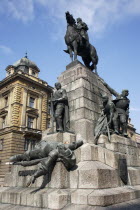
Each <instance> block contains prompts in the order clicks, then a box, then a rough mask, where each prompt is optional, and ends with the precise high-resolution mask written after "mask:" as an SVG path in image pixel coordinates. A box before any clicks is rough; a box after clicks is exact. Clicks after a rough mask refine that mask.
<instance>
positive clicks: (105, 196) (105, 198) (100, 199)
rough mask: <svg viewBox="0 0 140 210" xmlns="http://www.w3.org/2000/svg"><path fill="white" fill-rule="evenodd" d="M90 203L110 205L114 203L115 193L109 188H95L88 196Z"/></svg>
mask: <svg viewBox="0 0 140 210" xmlns="http://www.w3.org/2000/svg"><path fill="white" fill-rule="evenodd" d="M88 204H89V205H92V206H109V205H112V204H114V195H113V193H112V192H111V191H109V190H94V191H93V192H92V193H91V194H90V195H89V196H88Z"/></svg>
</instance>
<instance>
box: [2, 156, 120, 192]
mask: <svg viewBox="0 0 140 210" xmlns="http://www.w3.org/2000/svg"><path fill="white" fill-rule="evenodd" d="M35 169H37V166H32V167H26V168H25V167H22V166H13V168H12V173H9V174H7V175H6V176H5V183H6V185H5V186H10V187H26V185H27V182H28V181H29V179H30V176H19V175H18V174H19V171H20V172H21V171H24V172H26V171H28V170H29V171H31V170H35ZM47 180H48V178H47V177H46V183H47V184H46V187H47V188H48V187H49V188H55V189H64V188H65V189H67V188H79V189H82V188H89V189H90V188H93V189H97V188H99V189H101V188H110V187H118V186H120V185H121V180H120V178H119V175H118V171H117V170H116V169H114V168H111V167H110V166H107V165H105V164H103V163H101V162H99V161H91V160H88V161H82V162H79V163H78V164H77V166H76V167H75V168H74V169H73V170H71V171H70V172H68V171H67V170H66V168H65V167H64V165H63V164H62V163H57V164H56V165H55V168H54V170H53V172H52V176H51V181H50V182H48V181H47ZM42 182H43V177H39V178H38V179H37V180H36V182H35V184H33V185H32V187H40V186H41V184H42Z"/></svg>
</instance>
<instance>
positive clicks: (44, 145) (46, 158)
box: [10, 140, 83, 187]
mask: <svg viewBox="0 0 140 210" xmlns="http://www.w3.org/2000/svg"><path fill="white" fill-rule="evenodd" d="M82 144H83V141H82V140H79V141H76V142H72V143H70V144H63V143H60V142H55V141H51V142H50V141H49V142H47V141H41V142H40V143H39V144H38V145H36V147H35V149H34V150H31V151H27V152H25V153H24V154H19V155H14V156H12V157H11V158H10V162H12V164H14V165H21V166H24V167H26V166H33V165H38V166H39V167H38V169H37V170H36V172H35V173H34V174H33V175H32V176H31V179H30V180H29V182H28V183H27V187H28V186H30V185H31V184H33V183H34V182H35V180H36V179H37V178H38V177H40V176H43V175H46V174H47V173H48V174H49V169H50V168H51V167H53V168H54V166H55V164H56V162H62V163H63V164H64V166H65V167H66V169H67V170H70V169H72V168H73V167H74V166H75V165H76V157H75V154H74V150H76V149H77V148H78V147H80V146H81V145H82Z"/></svg>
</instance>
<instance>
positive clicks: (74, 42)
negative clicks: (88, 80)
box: [73, 40, 78, 60]
mask: <svg viewBox="0 0 140 210" xmlns="http://www.w3.org/2000/svg"><path fill="white" fill-rule="evenodd" d="M77 47H78V45H77V41H76V40H75V41H73V49H74V60H76V59H77Z"/></svg>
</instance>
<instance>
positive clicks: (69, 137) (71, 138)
mask: <svg viewBox="0 0 140 210" xmlns="http://www.w3.org/2000/svg"><path fill="white" fill-rule="evenodd" d="M75 141H76V135H75V134H72V133H68V132H65V133H63V143H64V144H70V143H72V142H75Z"/></svg>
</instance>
